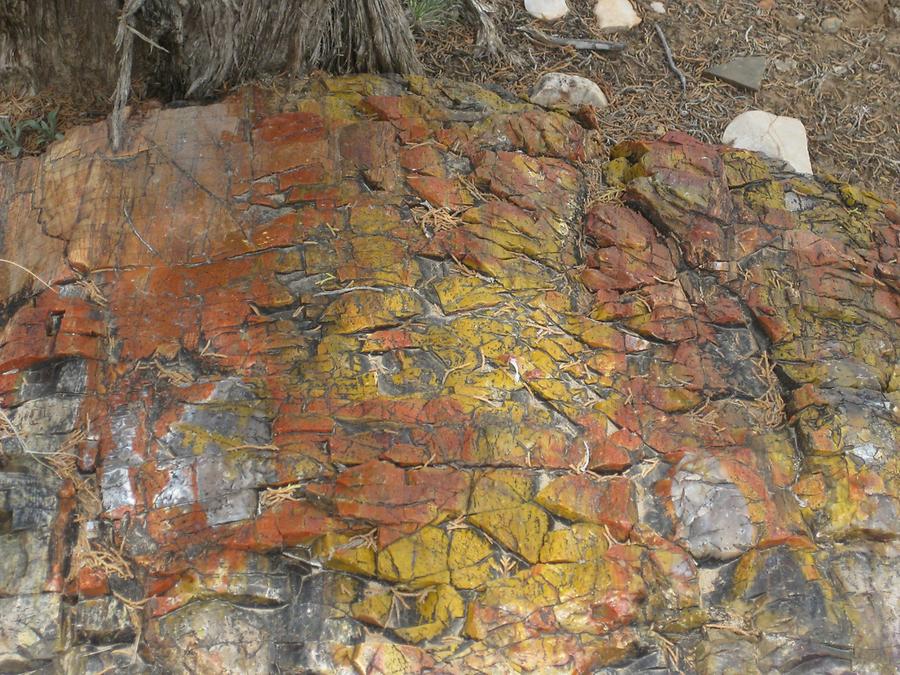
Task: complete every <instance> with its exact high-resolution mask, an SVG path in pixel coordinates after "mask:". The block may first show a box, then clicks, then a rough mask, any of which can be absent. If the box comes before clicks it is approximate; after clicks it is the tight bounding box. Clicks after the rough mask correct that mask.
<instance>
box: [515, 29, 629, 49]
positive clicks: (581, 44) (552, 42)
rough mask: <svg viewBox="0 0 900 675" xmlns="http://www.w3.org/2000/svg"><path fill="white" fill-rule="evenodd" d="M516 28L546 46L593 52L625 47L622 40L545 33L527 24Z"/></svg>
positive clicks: (533, 40)
mask: <svg viewBox="0 0 900 675" xmlns="http://www.w3.org/2000/svg"><path fill="white" fill-rule="evenodd" d="M516 30H518V31H521V32H522V33H525V37H527V38H528V39H530V40H531V41H532V42H537V43H538V44H542V45H546V46H548V47H574V48H575V49H585V50H590V51H595V52H620V51H622V50H623V49H625V43H624V42H606V41H604V40H588V39H585V38H566V37H559V36H557V35H547V34H546V33H544V32H543V31H539V30H538V29H537V28H531V27H529V26H520V27H519V28H517V29H516Z"/></svg>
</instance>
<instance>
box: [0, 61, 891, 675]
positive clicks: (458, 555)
mask: <svg viewBox="0 0 900 675" xmlns="http://www.w3.org/2000/svg"><path fill="white" fill-rule="evenodd" d="M128 134H129V139H130V141H129V143H128V145H127V147H126V148H125V149H124V150H123V151H121V152H119V153H117V154H113V153H112V152H111V151H110V150H109V148H108V144H107V140H106V129H105V127H104V126H103V125H97V126H93V127H85V128H80V129H78V130H75V131H73V132H71V133H69V135H68V137H67V138H66V139H65V140H64V141H62V142H60V143H57V144H55V145H54V146H53V147H52V148H51V150H50V152H49V153H48V154H46V155H45V156H43V157H40V158H30V159H26V160H22V161H19V162H16V163H6V164H2V165H0V221H2V230H0V257H2V258H4V259H5V260H8V261H13V262H15V263H16V264H17V265H20V266H22V267H24V268H27V269H28V270H29V272H26V271H24V270H23V269H22V268H21V267H17V266H14V265H11V264H8V263H0V299H2V302H3V308H4V314H3V316H4V326H3V332H2V339H0V395H2V399H0V403H2V411H3V415H4V416H3V418H2V419H3V421H2V432H3V433H2V435H3V436H4V438H3V441H2V443H3V445H2V449H3V454H2V473H0V537H2V555H0V669H6V670H10V669H18V670H29V669H32V670H50V669H54V668H55V669H57V670H61V671H63V672H73V673H74V672H79V673H80V672H87V673H101V672H109V671H115V672H145V671H147V670H148V669H149V670H153V671H157V672H204V673H212V672H233V673H256V672H259V673H268V672H323V673H332V672H336V673H418V672H432V673H466V672H504V673H505V672H535V673H551V672H560V673H569V672H601V673H637V672H648V671H654V670H660V671H662V670H665V669H669V670H675V669H678V670H680V671H682V672H701V673H721V672H741V673H762V672H866V673H878V672H885V673H886V672H890V670H891V669H892V668H893V666H892V665H891V664H896V663H897V662H898V660H900V644H898V642H900V640H898V636H900V614H898V607H900V572H898V545H897V537H898V529H900V526H898V523H900V518H898V516H900V513H898V511H900V502H898V470H900V465H898V454H897V449H898V408H897V406H898V402H900V399H898V394H897V389H898V381H900V380H898V377H900V372H898V358H897V345H898V344H900V328H898V318H900V294H898V283H900V280H898V274H900V267H898V263H897V252H898V236H900V218H898V213H897V210H896V207H895V206H894V205H893V204H891V203H888V202H885V201H882V200H880V199H878V198H877V197H875V196H874V195H872V194H870V193H867V192H863V191H861V190H859V189H857V188H854V187H850V186H847V185H840V184H837V183H835V182H832V181H829V180H827V179H821V178H812V177H798V176H796V175H792V174H786V173H781V172H780V171H779V170H778V169H776V168H773V167H772V166H770V165H768V164H766V162H765V160H763V159H761V158H759V157H757V156H755V155H753V154H752V153H749V152H746V151H740V150H734V149H729V148H726V147H716V146H709V145H704V144H701V143H699V142H697V141H695V140H692V139H690V138H688V137H685V136H680V135H677V134H670V135H668V136H666V137H664V138H662V139H660V140H658V141H653V142H640V143H638V142H633V143H626V144H622V145H620V146H618V147H616V148H615V149H614V150H613V152H612V157H611V159H610V160H609V162H608V163H607V164H606V165H605V166H604V171H603V176H604V181H605V182H604V183H603V184H601V183H600V182H599V180H598V177H597V172H596V171H595V170H593V169H594V168H595V167H596V165H597V164H598V163H599V161H600V146H599V144H598V143H597V141H596V140H595V138H594V135H593V132H588V131H586V130H585V129H583V128H582V127H581V126H579V125H578V124H577V123H576V122H574V121H573V120H572V119H570V118H569V117H566V116H564V115H561V114H558V113H554V112H549V111H545V110H542V109H539V108H537V107H534V106H531V105H529V104H525V103H521V102H510V101H508V100H506V99H503V98H501V97H500V96H498V95H497V94H494V93H492V92H489V91H486V90H483V89H480V88H477V87H475V86H469V85H461V84H453V83H447V82H432V81H428V80H425V79H421V78H409V79H405V80H389V79H379V78H376V77H368V76H366V77H350V78H343V79H323V80H312V81H311V82H310V83H309V84H308V85H307V86H306V87H305V89H304V90H303V91H302V92H299V93H296V92H295V93H291V94H277V93H273V92H265V91H259V90H245V91H243V92H240V93H238V94H235V95H234V96H232V97H231V98H229V99H227V100H225V101H223V102H221V103H218V104H215V105H211V106H207V107H203V108H181V109H171V110H150V111H146V112H145V113H143V114H142V115H137V114H135V116H134V117H133V119H132V120H131V122H130V126H129V129H128ZM32 274H34V275H37V276H38V277H40V278H41V279H42V280H44V281H45V282H47V284H49V286H50V288H47V287H45V286H44V285H42V283H41V282H39V281H37V280H36V279H35V278H34V277H33V276H32Z"/></svg>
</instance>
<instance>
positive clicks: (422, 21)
mask: <svg viewBox="0 0 900 675" xmlns="http://www.w3.org/2000/svg"><path fill="white" fill-rule="evenodd" d="M406 5H407V7H408V8H409V15H410V23H411V24H412V25H413V27H415V28H427V27H431V26H435V25H437V24H439V23H441V22H442V21H446V20H449V19H451V18H452V15H453V14H454V12H455V11H456V0H406Z"/></svg>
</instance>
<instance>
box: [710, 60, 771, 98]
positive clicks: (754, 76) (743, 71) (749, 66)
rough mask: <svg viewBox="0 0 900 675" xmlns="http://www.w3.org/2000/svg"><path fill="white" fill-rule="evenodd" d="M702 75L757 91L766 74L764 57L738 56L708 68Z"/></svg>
mask: <svg viewBox="0 0 900 675" xmlns="http://www.w3.org/2000/svg"><path fill="white" fill-rule="evenodd" d="M703 74H704V75H709V76H711V77H716V78H718V79H720V80H724V81H725V82H728V83H729V84H733V85H735V86H736V87H744V88H745V89H751V90H753V91H759V90H760V88H761V87H762V80H763V76H764V75H765V74H766V57H765V56H739V57H737V58H734V59H731V60H730V61H727V62H725V63H719V64H716V65H714V66H710V67H709V68H707V69H706V70H705V71H703Z"/></svg>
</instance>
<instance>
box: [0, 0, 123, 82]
mask: <svg viewBox="0 0 900 675" xmlns="http://www.w3.org/2000/svg"><path fill="white" fill-rule="evenodd" d="M118 4H119V3H118V2H117V1H116V0H2V2H0V93H6V94H14V95H28V94H37V93H40V92H43V91H48V90H66V91H69V92H71V93H72V95H73V96H75V97H79V98H80V97H84V96H89V97H94V96H103V97H108V96H109V95H110V93H111V92H112V84H113V82H114V80H115V48H114V45H113V37H114V36H115V33H116V14H117V12H118Z"/></svg>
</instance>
